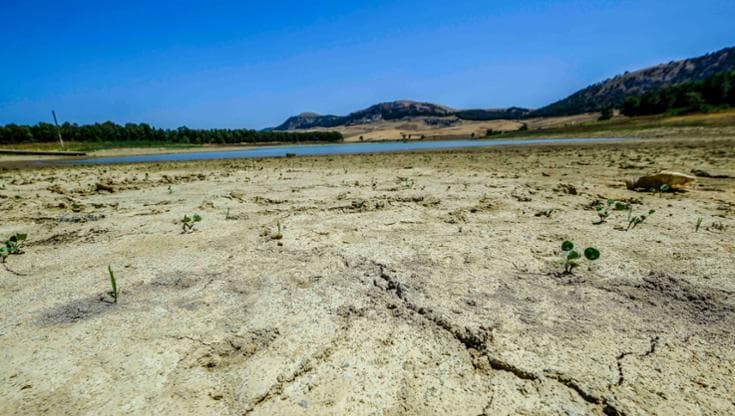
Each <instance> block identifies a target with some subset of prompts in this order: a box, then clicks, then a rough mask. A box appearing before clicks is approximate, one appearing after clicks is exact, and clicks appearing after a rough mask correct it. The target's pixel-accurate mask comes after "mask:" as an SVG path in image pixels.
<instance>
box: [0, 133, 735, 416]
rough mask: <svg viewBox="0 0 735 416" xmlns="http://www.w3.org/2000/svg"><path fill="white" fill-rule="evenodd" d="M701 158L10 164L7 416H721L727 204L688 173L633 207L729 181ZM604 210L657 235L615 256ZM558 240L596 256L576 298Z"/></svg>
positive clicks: (732, 369)
mask: <svg viewBox="0 0 735 416" xmlns="http://www.w3.org/2000/svg"><path fill="white" fill-rule="evenodd" d="M695 133H696V132H695V131H694V130H691V131H687V132H683V133H681V134H679V135H676V138H670V137H662V138H656V139H646V140H641V141H630V142H619V143H595V144H564V145H561V144H557V145H544V146H537V147H522V146H508V147H498V148H488V149H472V150H452V151H432V152H415V153H394V154H375V155H343V156H321V157H295V158H273V159H242V160H221V161H202V162H179V163H152V164H137V165H109V166H70V167H59V166H46V167H32V168H30V169H29V168H28V164H26V161H27V160H28V159H20V160H19V159H13V157H15V156H13V157H3V158H0V162H2V163H4V165H3V166H4V167H5V169H6V170H5V171H2V172H0V208H1V209H2V211H3V221H2V222H0V237H2V238H3V240H4V239H5V238H7V237H8V236H10V235H11V234H13V233H16V232H22V233H27V234H28V240H27V244H26V247H25V254H22V255H11V256H9V257H8V259H7V263H6V265H5V267H0V316H2V319H1V321H0V358H1V359H2V362H3V364H2V365H1V366H0V380H2V382H1V383H2V391H3V393H2V396H1V397H0V413H1V414H40V413H46V414H112V413H122V412H128V413H130V414H190V415H202V414H212V415H215V414H216V415H219V414H233V415H235V414H238V415H240V414H252V415H256V414H261V415H270V414H286V415H288V414H294V415H301V414H355V415H361V414H365V415H368V414H376V413H378V414H385V415H399V414H400V415H411V414H415V415H425V414H437V415H440V414H453V415H472V416H476V415H480V414H484V415H504V414H507V415H513V414H565V412H566V414H580V415H581V414H603V413H604V414H608V415H616V414H617V415H646V414H658V415H679V414H707V415H715V414H723V415H724V414H732V413H735V399H733V398H734V397H735V385H733V382H732V381H733V380H734V379H735V334H734V333H733V328H735V241H734V240H733V238H732V230H733V229H734V228H735V179H732V178H724V177H721V178H716V177H703V176H702V175H701V172H700V176H699V177H698V178H697V181H696V183H695V184H694V185H693V186H692V187H691V188H690V189H689V190H688V191H687V192H681V193H663V194H662V193H655V194H654V193H650V192H634V191H631V190H628V189H626V187H625V185H624V183H623V180H624V179H628V178H632V177H634V176H638V175H641V174H645V173H649V172H655V171H658V170H675V171H680V172H683V173H690V172H691V171H692V170H699V171H704V172H707V173H709V174H711V175H710V176H730V177H732V176H735V151H734V150H733V149H735V134H732V135H728V134H720V135H709V134H708V135H706V137H703V136H697V135H696V134H695ZM166 150H167V149H160V151H166ZM183 150H185V151H197V150H199V151H200V150H201V149H183ZM150 151H159V150H153V149H150ZM168 151H170V149H169V150H168ZM177 151H178V150H177ZM104 152H109V153H95V156H107V155H122V154H131V153H126V152H130V150H129V149H114V150H109V151H104ZM19 167H22V169H16V168H19ZM608 199H614V200H618V201H624V202H625V203H627V204H629V205H630V206H631V207H632V215H641V214H644V213H647V212H649V211H650V210H655V213H653V214H650V215H648V216H647V218H646V219H645V221H644V222H643V223H641V224H639V225H638V226H637V227H636V228H634V229H632V230H629V231H625V229H626V226H627V225H628V218H627V213H622V212H612V213H611V215H610V217H609V218H608V219H607V220H606V221H605V222H604V223H601V224H594V223H595V222H597V220H598V218H599V217H598V214H597V211H596V209H595V207H597V206H599V204H603V205H604V204H605V203H606V201H607V200H608ZM194 213H197V214H200V215H201V216H202V221H201V222H198V223H196V224H195V226H194V231H193V232H187V233H182V224H181V219H182V218H183V217H184V215H191V214H194ZM698 223H699V225H698ZM564 240H572V241H573V242H574V243H575V244H576V245H577V246H578V247H580V248H584V247H587V246H593V247H596V248H598V249H599V250H600V252H601V253H602V255H601V257H600V259H599V260H597V261H595V262H593V263H590V262H582V265H580V266H579V267H578V268H576V269H575V271H574V274H564V273H562V270H563V268H564V267H563V265H562V264H561V263H562V261H561V258H562V254H561V250H560V245H561V243H562V241H564ZM108 265H111V267H112V269H113V270H114V272H115V276H116V280H117V284H118V286H119V287H120V290H121V293H120V295H119V300H118V302H117V303H112V302H111V301H112V299H111V298H110V297H109V295H106V292H107V291H109V290H110V281H109V276H108V274H107V267H108Z"/></svg>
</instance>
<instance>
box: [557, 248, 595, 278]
mask: <svg viewBox="0 0 735 416" xmlns="http://www.w3.org/2000/svg"><path fill="white" fill-rule="evenodd" d="M561 250H562V251H563V252H564V273H566V274H571V273H572V270H574V268H575V267H577V266H579V262H578V260H579V259H580V258H582V255H580V254H579V252H578V251H576V250H574V243H572V242H571V241H569V240H566V241H564V242H563V243H561ZM583 253H584V257H585V258H586V259H587V260H589V261H595V260H597V259H599V258H600V250H598V249H596V248H594V247H587V248H586V249H584V252H583Z"/></svg>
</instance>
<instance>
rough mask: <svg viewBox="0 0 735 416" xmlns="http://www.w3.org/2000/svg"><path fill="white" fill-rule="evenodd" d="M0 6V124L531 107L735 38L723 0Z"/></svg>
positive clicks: (268, 120)
mask: <svg viewBox="0 0 735 416" xmlns="http://www.w3.org/2000/svg"><path fill="white" fill-rule="evenodd" d="M0 15H2V16H3V17H4V19H3V20H4V22H5V25H4V26H3V27H2V28H0V34H2V39H3V41H2V43H0V45H2V46H0V47H1V48H2V55H3V56H4V57H5V65H3V66H2V67H0V79H2V81H0V124H7V123H28V124H35V123H37V122H39V121H50V120H51V117H50V113H51V110H52V109H54V110H56V112H57V113H58V114H59V117H60V121H69V122H74V123H79V124H86V123H94V122H102V121H106V120H111V121H114V122H117V123H125V122H146V123H149V124H152V125H155V126H158V127H165V128H173V127H178V126H182V125H186V126H188V127H191V128H258V129H259V128H264V127H270V126H274V125H277V124H280V123H281V122H282V121H284V120H285V119H286V118H287V117H290V116H292V115H296V114H299V113H303V112H316V113H320V114H338V115H343V114H347V113H349V112H351V111H355V110H358V109H361V108H364V107H367V106H369V105H372V104H375V103H378V102H384V101H392V100H396V99H410V100H417V101H428V102H433V103H438V104H442V105H447V106H450V107H454V108H498V107H510V106H519V107H529V108H537V107H540V106H543V105H546V104H549V103H551V102H552V101H555V100H557V99H561V98H564V97H565V96H567V95H569V94H570V93H572V92H574V91H576V90H578V89H580V88H583V87H585V86H587V85H589V84H591V83H594V82H597V81H600V80H603V79H605V78H608V77H611V76H614V75H616V74H618V73H622V72H624V71H626V70H635V69H639V68H643V67H647V66H651V65H655V64H658V63H663V62H668V61H670V60H677V59H683V58H689V57H694V56H699V55H702V54H705V53H708V52H714V51H716V50H719V49H722V48H724V47H728V46H732V45H734V44H735V32H733V31H732V22H731V16H733V15H735V3H733V2H729V1H710V2H705V3H700V4H697V5H692V4H691V2H684V1H672V2H654V1H644V2H608V1H604V2H595V3H594V4H591V3H590V2H583V1H555V2H541V1H528V2H524V3H523V5H517V4H513V5H506V4H501V5H498V4H492V5H487V4H482V3H480V2H469V1H456V2H452V3H449V4H448V3H446V2H439V1H433V0H432V1H425V2H401V4H392V3H391V2H386V1H378V2H375V1H373V2H363V1H360V2H349V3H347V2H324V3H319V4H308V5H304V4H301V3H299V2H290V1H289V2H280V3H278V4H276V3H273V4H258V5H242V4H237V3H234V2H233V3H219V4H217V5H213V6H208V7H202V6H199V5H196V4H195V3H194V2H188V1H187V2H179V3H171V4H160V3H157V4H151V5H148V4H145V3H143V2H126V3H125V4H124V5H120V6H119V7H117V8H112V7H110V6H106V5H101V4H95V3H92V2H90V3H85V2H78V3H75V4H72V5H69V4H63V5H62V4H59V3H55V2H23V3H21V2H4V3H3V4H2V5H0ZM690 27H696V28H697V31H690V30H688V28H690ZM682 33H686V36H682Z"/></svg>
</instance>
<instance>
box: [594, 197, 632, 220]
mask: <svg viewBox="0 0 735 416" xmlns="http://www.w3.org/2000/svg"><path fill="white" fill-rule="evenodd" d="M630 209H631V207H630V204H627V203H625V202H622V201H616V200H614V199H608V200H607V204H606V205H598V206H597V207H596V208H595V210H596V211H597V216H598V217H599V218H600V219H599V221H597V222H594V223H593V224H595V225H598V224H602V223H603V222H605V221H607V219H608V217H610V210H613V211H628V216H630Z"/></svg>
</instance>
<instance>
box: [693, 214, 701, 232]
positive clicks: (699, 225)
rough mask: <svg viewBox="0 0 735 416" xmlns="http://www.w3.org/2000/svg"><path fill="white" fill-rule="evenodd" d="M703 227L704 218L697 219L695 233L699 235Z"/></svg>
mask: <svg viewBox="0 0 735 416" xmlns="http://www.w3.org/2000/svg"><path fill="white" fill-rule="evenodd" d="M701 226H702V217H699V218H698V219H697V225H695V226H694V232H695V233H698V232H699V227H701Z"/></svg>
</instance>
